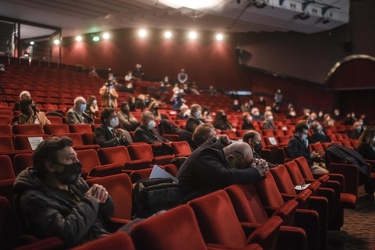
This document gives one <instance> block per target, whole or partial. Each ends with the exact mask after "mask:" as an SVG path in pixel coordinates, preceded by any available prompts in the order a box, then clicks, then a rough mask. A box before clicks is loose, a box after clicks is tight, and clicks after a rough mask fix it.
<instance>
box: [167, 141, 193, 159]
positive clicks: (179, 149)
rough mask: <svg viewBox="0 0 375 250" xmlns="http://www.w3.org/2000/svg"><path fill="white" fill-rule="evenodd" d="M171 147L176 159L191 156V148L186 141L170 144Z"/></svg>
mask: <svg viewBox="0 0 375 250" xmlns="http://www.w3.org/2000/svg"><path fill="white" fill-rule="evenodd" d="M171 145H172V148H173V150H174V153H175V155H176V156H177V157H187V156H189V155H190V154H191V148H190V146H189V143H188V142H187V141H179V142H172V143H171Z"/></svg>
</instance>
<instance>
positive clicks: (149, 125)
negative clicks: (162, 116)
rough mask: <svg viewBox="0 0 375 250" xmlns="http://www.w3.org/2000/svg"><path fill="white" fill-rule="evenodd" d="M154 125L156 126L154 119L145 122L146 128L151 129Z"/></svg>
mask: <svg viewBox="0 0 375 250" xmlns="http://www.w3.org/2000/svg"><path fill="white" fill-rule="evenodd" d="M155 126H156V123H155V121H154V120H151V121H149V122H148V124H147V128H148V129H153V128H155Z"/></svg>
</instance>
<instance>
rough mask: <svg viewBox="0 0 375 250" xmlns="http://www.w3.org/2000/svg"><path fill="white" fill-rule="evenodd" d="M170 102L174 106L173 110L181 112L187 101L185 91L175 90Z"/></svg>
mask: <svg viewBox="0 0 375 250" xmlns="http://www.w3.org/2000/svg"><path fill="white" fill-rule="evenodd" d="M170 102H171V104H172V109H173V110H179V109H180V108H181V106H182V104H184V103H185V102H186V100H185V99H184V92H183V89H180V90H175V91H174V92H173V96H172V97H171V100H170Z"/></svg>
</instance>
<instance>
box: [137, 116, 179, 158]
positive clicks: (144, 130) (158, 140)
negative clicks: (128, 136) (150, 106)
mask: <svg viewBox="0 0 375 250" xmlns="http://www.w3.org/2000/svg"><path fill="white" fill-rule="evenodd" d="M155 127H156V123H155V118H154V115H153V114H152V113H151V112H150V111H143V112H142V115H141V125H140V126H139V127H138V128H137V129H136V130H135V133H134V140H135V141H136V142H147V143H148V144H161V145H160V146H154V147H153V148H152V149H153V153H154V155H155V156H159V155H166V154H173V149H172V147H171V146H170V145H169V144H166V143H169V141H168V140H167V139H165V138H164V137H162V136H161V135H160V134H159V133H158V132H157V131H156V130H155V129H154V128H155Z"/></svg>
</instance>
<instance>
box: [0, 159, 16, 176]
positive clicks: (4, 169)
mask: <svg viewBox="0 0 375 250" xmlns="http://www.w3.org/2000/svg"><path fill="white" fill-rule="evenodd" d="M0 162H1V164H0V181H2V180H9V179H14V178H16V175H15V173H14V170H13V164H12V160H11V159H10V157H9V156H7V155H0Z"/></svg>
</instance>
